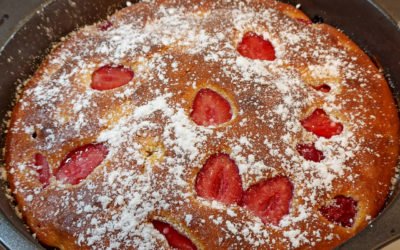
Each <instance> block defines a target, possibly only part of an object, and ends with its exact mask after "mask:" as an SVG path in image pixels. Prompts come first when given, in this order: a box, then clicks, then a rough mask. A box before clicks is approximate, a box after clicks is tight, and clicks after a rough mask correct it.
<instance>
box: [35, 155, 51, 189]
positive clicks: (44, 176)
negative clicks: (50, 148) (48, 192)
mask: <svg viewBox="0 0 400 250" xmlns="http://www.w3.org/2000/svg"><path fill="white" fill-rule="evenodd" d="M35 166H36V171H37V173H38V174H39V181H40V183H42V184H43V187H47V186H48V185H49V184H50V177H51V174H50V167H49V163H48V162H47V159H46V157H45V156H44V155H42V154H39V153H38V154H35Z"/></svg>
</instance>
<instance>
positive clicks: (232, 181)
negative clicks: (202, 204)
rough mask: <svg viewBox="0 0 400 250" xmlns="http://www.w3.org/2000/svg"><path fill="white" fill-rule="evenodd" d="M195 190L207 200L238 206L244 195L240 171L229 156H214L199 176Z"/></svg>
mask: <svg viewBox="0 0 400 250" xmlns="http://www.w3.org/2000/svg"><path fill="white" fill-rule="evenodd" d="M195 189H196V192H197V195H199V196H200V197H203V198H205V199H209V200H216V201H219V202H222V203H225V204H237V203H239V201H240V200H241V198H242V193H243V189H242V179H241V178H240V175H239V169H238V167H237V166H236V164H235V162H234V161H233V160H232V159H230V158H229V156H228V155H227V154H222V153H220V154H215V155H212V156H211V157H210V158H208V160H207V161H206V163H205V164H204V166H203V167H202V169H201V170H200V172H199V173H198V174H197V177H196V184H195Z"/></svg>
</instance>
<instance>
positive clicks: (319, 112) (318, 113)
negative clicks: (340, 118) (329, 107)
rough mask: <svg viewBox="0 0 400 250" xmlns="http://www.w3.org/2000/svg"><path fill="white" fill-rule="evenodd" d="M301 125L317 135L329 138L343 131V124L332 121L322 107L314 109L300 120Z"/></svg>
mask: <svg viewBox="0 0 400 250" xmlns="http://www.w3.org/2000/svg"><path fill="white" fill-rule="evenodd" d="M301 125H303V127H304V128H305V129H306V130H307V131H309V132H312V133H314V134H315V135H317V136H322V137H325V138H328V139H329V138H331V137H332V136H334V135H338V134H340V133H342V131H343V125H342V124H341V123H339V122H334V121H332V120H331V119H330V118H329V116H328V115H327V114H326V113H325V111H324V110H323V109H316V110H314V112H313V113H312V114H311V115H310V116H309V117H307V118H305V119H303V120H302V121H301Z"/></svg>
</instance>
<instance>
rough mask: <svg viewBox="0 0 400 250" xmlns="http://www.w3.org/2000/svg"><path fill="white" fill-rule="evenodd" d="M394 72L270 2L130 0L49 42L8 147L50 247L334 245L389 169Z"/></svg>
mask: <svg viewBox="0 0 400 250" xmlns="http://www.w3.org/2000/svg"><path fill="white" fill-rule="evenodd" d="M398 131H399V120H398V116H397V110H396V106H395V103H394V100H393V98H392V94H391V92H390V89H389V86H388V84H387V82H386V81H385V79H384V77H383V76H382V74H381V72H380V71H379V69H378V68H377V67H376V66H375V65H374V64H373V62H372V61H371V60H370V58H369V57H368V56H367V55H366V54H365V53H364V52H363V51H362V50H361V49H360V48H359V47H358V46H357V45H355V44H354V43H353V42H352V41H351V40H350V39H349V38H348V37H347V36H345V35H344V34H343V33H342V32H340V31H338V30H337V29H335V28H333V27H331V26H329V25H327V24H314V23H312V22H311V21H310V19H309V18H308V17H307V16H306V15H305V14H303V13H302V12H301V11H300V10H299V9H298V8H295V7H293V6H291V5H287V4H283V3H280V2H276V1H273V0H247V1H239V0H220V1H214V0H154V1H142V2H140V3H137V4H130V3H129V4H128V7H127V8H124V9H122V10H120V11H118V12H116V13H115V14H114V15H112V16H110V17H109V18H108V19H107V20H106V21H102V22H100V23H97V24H94V25H91V26H86V27H83V28H81V29H79V30H77V31H76V32H73V33H72V34H70V35H69V36H68V37H66V38H64V39H63V40H62V41H61V42H60V43H59V44H57V45H56V46H55V47H54V48H53V50H52V52H51V53H50V54H49V55H48V57H47V58H46V59H45V60H44V61H43V62H42V64H41V65H40V67H39V69H38V70H37V72H36V73H35V74H34V75H33V76H32V77H31V78H30V79H29V80H28V81H27V82H26V83H25V84H24V86H23V91H22V92H21V94H20V96H19V97H18V100H17V102H16V105H15V107H14V110H13V112H12V116H11V121H10V125H9V130H8V134H7V143H6V148H5V158H6V170H7V178H8V182H9V184H10V188H11V191H12V193H13V195H14V197H15V200H16V203H17V209H18V210H19V212H20V213H21V215H22V217H23V219H24V220H25V222H26V224H27V225H28V226H29V228H30V230H31V231H32V233H33V234H34V236H35V237H37V239H38V240H39V241H40V242H41V243H42V244H43V245H45V246H50V247H56V248H59V249H171V248H172V249H185V250H186V249H310V248H315V249H327V248H328V249H329V248H333V247H335V246H338V245H339V244H341V243H343V242H344V241H346V240H347V239H349V238H351V237H352V236H354V235H355V234H356V233H357V232H359V231H360V230H362V229H363V228H364V227H365V226H366V225H367V224H368V223H369V222H370V221H371V220H372V219H373V218H374V217H375V216H376V215H377V214H378V213H379V212H380V210H381V209H382V207H383V206H384V203H385V200H386V199H387V197H388V195H389V193H390V190H391V187H392V183H393V181H394V180H395V175H396V164H397V158H398V154H399V153H398V151H399V143H398V141H399V134H398Z"/></svg>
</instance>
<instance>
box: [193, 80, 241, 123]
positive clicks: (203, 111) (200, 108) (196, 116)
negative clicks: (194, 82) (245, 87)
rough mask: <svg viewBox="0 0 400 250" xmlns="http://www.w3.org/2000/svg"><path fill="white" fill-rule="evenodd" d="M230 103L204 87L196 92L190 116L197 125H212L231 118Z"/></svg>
mask: <svg viewBox="0 0 400 250" xmlns="http://www.w3.org/2000/svg"><path fill="white" fill-rule="evenodd" d="M232 115H233V114H232V107H231V104H230V103H229V102H228V101H227V100H226V99H225V98H224V97H223V96H222V95H220V94H219V93H217V92H216V91H214V90H211V89H208V88H205V89H201V90H200V91H199V92H197V95H196V97H195V98H194V101H193V105H192V112H191V113H190V117H191V118H192V120H193V121H194V122H195V123H196V124H197V125H202V126H213V125H220V124H222V123H226V122H228V121H230V120H231V119H232Z"/></svg>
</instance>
